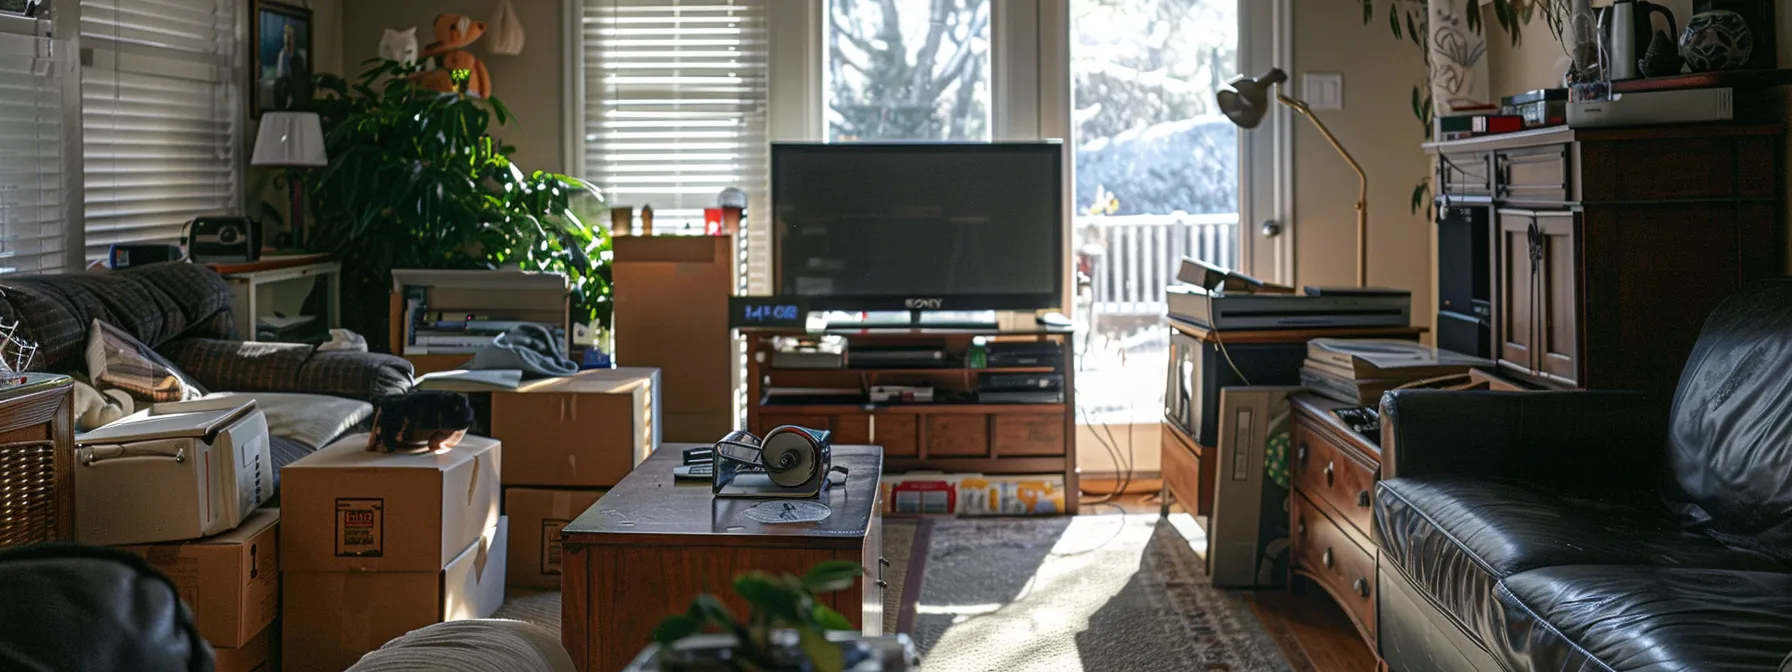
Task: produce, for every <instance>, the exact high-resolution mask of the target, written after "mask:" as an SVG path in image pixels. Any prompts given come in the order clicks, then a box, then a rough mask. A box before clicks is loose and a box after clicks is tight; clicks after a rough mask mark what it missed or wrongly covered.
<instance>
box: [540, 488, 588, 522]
mask: <svg viewBox="0 0 1792 672" xmlns="http://www.w3.org/2000/svg"><path fill="white" fill-rule="evenodd" d="M550 513H551V514H552V515H550V516H548V517H549V518H560V519H566V518H571V517H572V493H571V492H569V491H566V490H555V491H554V505H553V507H552V509H551V510H550ZM580 513H583V512H582V511H581V512H580Z"/></svg>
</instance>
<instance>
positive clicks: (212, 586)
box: [119, 509, 280, 649]
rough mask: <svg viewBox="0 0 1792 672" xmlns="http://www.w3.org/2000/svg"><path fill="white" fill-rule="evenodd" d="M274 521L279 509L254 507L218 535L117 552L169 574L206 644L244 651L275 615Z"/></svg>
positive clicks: (276, 532)
mask: <svg viewBox="0 0 1792 672" xmlns="http://www.w3.org/2000/svg"><path fill="white" fill-rule="evenodd" d="M279 523H280V511H279V509H257V510H255V511H254V512H252V513H250V514H249V517H248V518H245V519H243V523H242V524H241V525H238V526H237V528H236V529H234V530H231V531H229V532H225V533H223V534H216V535H212V536H209V537H204V538H201V539H195V540H193V541H187V542H181V543H175V544H151V545H140V546H120V547H119V549H120V550H124V551H128V552H130V553H135V554H137V555H140V556H143V558H144V559H146V560H148V561H149V565H150V566H151V567H154V568H156V570H157V571H160V572H161V573H163V574H166V575H168V579H169V580H171V581H173V582H174V588H175V590H177V591H179V592H180V599H181V601H182V602H185V603H186V604H187V608H188V609H189V610H191V611H192V612H193V622H194V623H195V624H197V625H198V627H199V636H201V637H204V638H205V641H207V642H209V643H211V645H212V646H213V647H216V648H225V649H230V648H238V647H247V646H248V645H249V642H250V640H252V639H254V638H255V637H256V635H257V634H259V633H261V632H262V631H264V630H266V629H267V626H268V624H269V623H273V622H274V617H276V616H279V615H280V548H279V537H280V532H279V529H278V528H279Z"/></svg>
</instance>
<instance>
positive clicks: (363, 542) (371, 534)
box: [336, 498, 386, 558]
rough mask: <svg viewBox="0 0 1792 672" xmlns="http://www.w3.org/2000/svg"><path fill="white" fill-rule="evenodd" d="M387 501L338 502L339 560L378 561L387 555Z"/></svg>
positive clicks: (337, 532)
mask: <svg viewBox="0 0 1792 672" xmlns="http://www.w3.org/2000/svg"><path fill="white" fill-rule="evenodd" d="M385 510H386V500H384V499H347V498H340V499H337V500H336V557H338V558H378V557H383V556H384V555H385V531H386V516H385Z"/></svg>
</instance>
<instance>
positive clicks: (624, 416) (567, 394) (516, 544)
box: [491, 367, 660, 590]
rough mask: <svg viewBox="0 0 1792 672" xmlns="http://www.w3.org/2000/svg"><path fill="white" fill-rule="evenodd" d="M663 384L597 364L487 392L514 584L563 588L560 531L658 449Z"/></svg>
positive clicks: (654, 374)
mask: <svg viewBox="0 0 1792 672" xmlns="http://www.w3.org/2000/svg"><path fill="white" fill-rule="evenodd" d="M659 382H660V371H659V369H652V368H641V367H634V368H627V367H625V368H616V369H594V370H590V371H583V372H580V373H579V374H578V375H575V376H568V377H565V378H549V379H543V380H539V381H534V382H529V383H524V384H523V385H522V386H520V387H518V388H517V390H516V391H514V392H508V391H505V392H493V393H492V405H491V409H492V410H491V433H492V436H494V437H497V438H498V439H500V440H502V441H503V442H504V445H505V463H504V476H503V479H504V513H505V515H506V516H507V517H508V518H509V519H510V521H511V525H513V526H514V527H513V528H512V535H511V537H510V549H509V550H510V574H509V585H510V586H511V587H513V588H537V589H543V590H558V589H559V588H560V528H562V527H565V526H566V524H567V523H568V522H570V521H571V520H572V519H573V518H576V517H578V515H579V514H580V513H583V512H584V511H585V509H588V508H591V505H592V504H595V503H597V500H598V498H599V497H602V496H603V493H604V490H605V489H607V488H609V487H611V486H614V485H616V483H618V482H620V481H621V480H622V478H623V477H624V476H627V475H628V474H629V472H631V471H634V469H635V465H638V464H640V463H641V461H642V460H645V459H647V455H648V454H649V453H652V452H653V450H654V449H655V448H658V447H659V441H660V425H659V417H658V415H657V414H656V412H655V411H656V409H658V408H659V390H660V384H659Z"/></svg>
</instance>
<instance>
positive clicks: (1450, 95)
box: [1424, 0, 1492, 115]
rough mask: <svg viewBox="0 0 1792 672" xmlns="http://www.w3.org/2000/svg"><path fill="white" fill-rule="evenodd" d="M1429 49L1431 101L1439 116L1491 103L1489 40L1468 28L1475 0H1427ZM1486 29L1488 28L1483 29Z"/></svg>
mask: <svg viewBox="0 0 1792 672" xmlns="http://www.w3.org/2000/svg"><path fill="white" fill-rule="evenodd" d="M1427 2H1428V6H1427V12H1428V16H1429V24H1430V25H1428V26H1427V27H1426V28H1425V29H1424V30H1426V31H1427V35H1428V38H1427V39H1426V42H1427V47H1428V48H1429V49H1430V50H1431V101H1432V109H1433V111H1434V112H1435V113H1436V114H1439V115H1444V114H1454V113H1457V112H1462V111H1465V110H1468V109H1473V108H1477V107H1482V106H1485V105H1487V104H1489V102H1490V101H1491V98H1492V96H1491V95H1490V94H1489V93H1488V85H1487V39H1486V37H1485V36H1484V35H1483V34H1480V33H1476V32H1475V31H1474V30H1471V29H1469V27H1468V13H1469V12H1476V11H1480V9H1479V7H1478V3H1476V2H1475V1H1474V0H1427ZM1483 30H1485V28H1484V29H1483Z"/></svg>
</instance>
